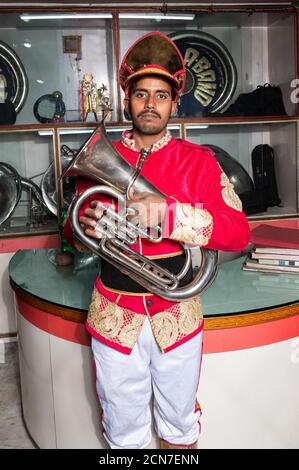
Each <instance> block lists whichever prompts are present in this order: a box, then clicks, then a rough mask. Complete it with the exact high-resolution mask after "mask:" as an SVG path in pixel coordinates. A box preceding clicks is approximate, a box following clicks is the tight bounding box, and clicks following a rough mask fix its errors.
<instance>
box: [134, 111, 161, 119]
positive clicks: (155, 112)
mask: <svg viewBox="0 0 299 470" xmlns="http://www.w3.org/2000/svg"><path fill="white" fill-rule="evenodd" d="M146 114H155V115H156V116H157V117H158V118H160V119H161V116H160V114H159V113H157V111H141V113H139V114H138V116H137V117H142V116H145V115H146Z"/></svg>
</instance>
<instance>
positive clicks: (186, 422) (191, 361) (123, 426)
mask: <svg viewBox="0 0 299 470" xmlns="http://www.w3.org/2000/svg"><path fill="white" fill-rule="evenodd" d="M92 350H93V355H94V362H95V369H96V387H97V393H98V397H99V401H100V405H101V408H102V412H103V413H102V422H103V428H104V437H105V439H106V440H107V441H108V443H109V445H110V447H111V448H112V449H144V448H146V447H147V446H148V445H149V443H150V442H151V438H152V436H151V416H152V412H151V398H152V396H153V412H154V417H155V429H156V432H157V435H158V436H159V438H160V439H164V440H165V441H167V442H170V443H172V444H178V445H188V444H192V443H193V442H195V441H196V440H197V439H198V435H199V432H200V424H199V418H200V411H199V410H195V403H196V392H197V387H198V382H199V375H200V365H201V353H202V333H200V334H198V335H197V336H195V337H194V338H192V339H191V340H189V341H187V342H186V343H184V344H182V345H180V346H178V347H177V348H175V349H173V350H171V351H169V352H167V353H162V352H161V351H160V349H159V347H158V345H157V343H156V341H155V338H154V336H153V333H152V330H151V326H150V323H149V320H148V318H146V319H145V322H144V325H143V327H142V331H141V333H140V336H139V338H138V341H137V343H136V344H135V346H134V348H133V351H132V352H131V354H130V355H127V354H123V353H121V352H119V351H117V350H115V349H113V348H111V347H109V346H107V345H105V344H104V343H101V342H99V341H97V340H96V339H95V338H92Z"/></svg>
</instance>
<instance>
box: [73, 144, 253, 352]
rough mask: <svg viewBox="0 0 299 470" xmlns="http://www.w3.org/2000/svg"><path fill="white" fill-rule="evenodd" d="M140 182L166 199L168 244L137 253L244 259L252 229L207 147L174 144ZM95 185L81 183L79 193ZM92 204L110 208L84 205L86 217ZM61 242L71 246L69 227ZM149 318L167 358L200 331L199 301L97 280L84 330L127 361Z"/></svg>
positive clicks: (141, 246) (132, 157)
mask: <svg viewBox="0 0 299 470" xmlns="http://www.w3.org/2000/svg"><path fill="white" fill-rule="evenodd" d="M113 145H114V146H115V147H116V149H117V150H118V152H119V153H120V154H121V155H122V156H123V157H124V158H125V159H126V160H127V161H128V162H129V163H130V164H131V165H132V166H133V167H136V164H137V162H138V158H139V153H138V152H136V151H134V150H132V149H130V148H128V147H127V146H125V145H124V143H123V142H121V141H120V142H116V143H114V144H113ZM141 175H142V176H144V177H145V178H146V179H147V180H148V181H150V182H151V183H152V184H153V185H154V186H155V187H156V188H157V189H158V190H160V191H161V192H162V193H163V194H164V195H165V196H166V197H167V199H166V203H167V209H166V214H165V218H164V222H163V240H162V241H161V242H160V243H158V244H157V243H151V242H150V241H148V240H146V239H140V240H139V242H138V243H136V244H135V245H134V246H133V247H132V248H134V249H136V250H137V251H138V252H140V253H142V254H143V255H145V256H147V257H149V258H151V259H155V258H163V257H169V256H176V255H177V254H178V253H182V251H183V249H182V244H181V243H180V242H182V243H183V242H184V243H188V244H193V245H199V246H203V247H206V248H211V249H215V250H224V251H241V250H243V249H245V248H246V245H247V243H248V242H249V226H248V222H247V218H246V216H245V214H244V213H243V212H242V205H241V202H240V200H239V198H238V196H237V195H236V194H235V192H234V189H233V185H232V184H231V183H230V181H229V179H228V178H227V176H226V175H225V174H224V172H223V171H222V170H221V168H220V166H219V164H218V162H217V160H216V159H215V157H214V156H213V152H212V150H211V149H209V148H208V147H203V146H198V145H195V144H192V143H190V142H187V141H184V140H179V139H175V138H171V139H170V140H169V142H168V143H167V144H166V145H165V146H163V147H162V148H160V149H158V150H156V151H154V152H152V153H151V154H150V155H149V156H148V157H147V158H146V160H145V162H144V164H143V167H142V170H141ZM95 184H97V183H95V182H94V181H92V180H89V179H84V178H78V182H77V193H78V194H81V193H82V191H84V190H85V189H87V188H88V187H90V186H93V185H95ZM92 199H98V200H99V199H100V200H101V201H103V202H106V203H109V204H111V202H112V201H111V199H110V200H109V199H108V198H107V197H106V196H101V197H100V198H99V197H98V196H94V197H92V198H89V199H86V200H85V202H84V204H83V206H82V207H81V210H80V214H83V212H84V210H85V208H86V207H88V206H89V204H90V202H91V200H92ZM64 234H65V237H66V238H67V240H68V241H69V242H70V243H71V244H73V241H74V238H73V234H72V229H71V227H70V223H69V220H68V219H67V220H66V223H65V226H64ZM145 316H148V318H149V320H150V323H151V326H152V330H153V334H154V336H155V338H156V340H157V343H158V344H159V346H160V348H161V350H162V351H163V352H167V351H169V350H171V349H173V348H175V347H177V346H179V345H180V344H182V343H183V342H185V341H188V340H189V339H190V338H192V337H193V336H195V335H196V334H198V333H199V332H200V331H201V330H202V328H203V315H202V309H201V303H200V298H199V297H195V298H192V299H189V300H187V301H185V302H179V303H178V302H171V301H167V300H164V299H162V298H160V297H158V296H157V295H154V294H151V293H146V294H144V293H143V294H136V293H132V292H126V291H118V290H116V289H113V288H111V287H109V288H108V287H107V286H105V285H104V284H103V282H102V281H101V279H100V276H98V278H97V279H96V282H95V287H94V291H93V295H92V300H91V304H90V308H89V312H88V318H87V322H86V327H87V330H88V331H89V332H90V333H91V334H92V335H93V336H95V337H96V338H97V339H98V340H99V341H102V342H104V343H106V344H107V345H109V346H111V347H113V348H115V349H118V350H119V351H121V352H123V353H126V354H130V352H131V351H132V348H133V347H134V344H135V343H136V341H137V339H138V336H139V333H140V331H141V328H142V325H143V322H144V319H145Z"/></svg>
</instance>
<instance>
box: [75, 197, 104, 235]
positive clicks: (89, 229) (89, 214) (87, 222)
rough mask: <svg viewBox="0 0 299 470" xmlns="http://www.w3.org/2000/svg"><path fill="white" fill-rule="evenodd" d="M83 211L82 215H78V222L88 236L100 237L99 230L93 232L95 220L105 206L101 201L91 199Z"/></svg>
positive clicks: (99, 216) (98, 217)
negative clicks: (88, 205)
mask: <svg viewBox="0 0 299 470" xmlns="http://www.w3.org/2000/svg"><path fill="white" fill-rule="evenodd" d="M90 206H91V207H88V208H87V209H85V211H84V215H82V216H81V217H79V222H80V224H81V226H82V228H83V230H84V232H85V234H86V235H87V236H88V237H91V238H96V239H97V240H98V239H100V238H101V237H102V236H101V234H100V233H99V232H95V231H94V229H95V226H96V224H97V221H98V220H99V219H100V218H101V217H102V215H103V212H104V210H105V209H106V207H105V206H104V204H103V203H102V202H101V201H92V202H91V204H90Z"/></svg>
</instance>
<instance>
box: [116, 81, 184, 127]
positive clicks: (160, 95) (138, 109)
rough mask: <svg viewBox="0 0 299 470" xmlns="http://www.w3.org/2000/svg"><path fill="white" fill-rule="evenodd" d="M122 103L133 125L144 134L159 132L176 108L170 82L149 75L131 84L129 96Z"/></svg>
mask: <svg viewBox="0 0 299 470" xmlns="http://www.w3.org/2000/svg"><path fill="white" fill-rule="evenodd" d="M124 104H125V109H126V111H128V112H129V113H130V114H131V117H132V121H133V127H134V128H135V129H136V130H138V131H139V132H140V133H141V134H145V135H157V134H160V133H161V132H162V131H163V130H164V129H165V128H166V126H167V124H168V121H169V119H170V116H171V115H172V114H173V113H174V112H175V110H176V102H175V101H173V98H172V89H171V86H170V84H169V83H168V82H167V81H166V80H163V79H161V78H159V77H151V76H148V77H144V78H140V79H139V80H137V81H136V82H135V83H134V84H133V85H132V89H131V90H130V98H129V99H125V101H124Z"/></svg>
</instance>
